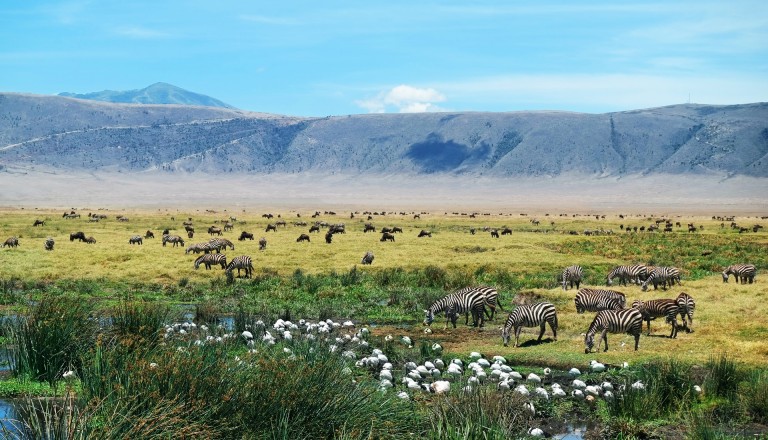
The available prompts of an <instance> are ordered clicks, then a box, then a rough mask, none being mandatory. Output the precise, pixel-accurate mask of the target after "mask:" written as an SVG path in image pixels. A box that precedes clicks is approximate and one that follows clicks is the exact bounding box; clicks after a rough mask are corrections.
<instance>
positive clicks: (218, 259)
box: [195, 254, 227, 270]
mask: <svg viewBox="0 0 768 440" xmlns="http://www.w3.org/2000/svg"><path fill="white" fill-rule="evenodd" d="M201 264H203V265H205V269H206V270H208V269H210V268H211V266H212V265H214V264H219V265H221V268H222V269H225V268H226V267H227V256H226V255H224V254H203V255H200V256H199V257H197V259H195V269H199V268H200V265H201Z"/></svg>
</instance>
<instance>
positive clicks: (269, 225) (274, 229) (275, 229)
mask: <svg viewBox="0 0 768 440" xmlns="http://www.w3.org/2000/svg"><path fill="white" fill-rule="evenodd" d="M269 231H274V232H277V225H273V224H271V223H270V224H268V225H267V229H266V230H265V231H264V232H269Z"/></svg>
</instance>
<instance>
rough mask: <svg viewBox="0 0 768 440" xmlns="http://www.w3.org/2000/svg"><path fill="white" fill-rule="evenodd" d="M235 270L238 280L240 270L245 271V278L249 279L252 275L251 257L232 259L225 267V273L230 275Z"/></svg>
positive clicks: (243, 256)
mask: <svg viewBox="0 0 768 440" xmlns="http://www.w3.org/2000/svg"><path fill="white" fill-rule="evenodd" d="M235 269H237V277H238V278H240V269H243V270H245V277H246V278H251V275H252V274H253V263H252V262H251V257H249V256H248V255H240V256H239V257H235V258H233V259H232V261H230V262H229V264H228V265H227V272H229V273H232V271H233V270H235Z"/></svg>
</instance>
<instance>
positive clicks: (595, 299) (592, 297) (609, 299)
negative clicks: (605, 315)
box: [574, 288, 627, 313]
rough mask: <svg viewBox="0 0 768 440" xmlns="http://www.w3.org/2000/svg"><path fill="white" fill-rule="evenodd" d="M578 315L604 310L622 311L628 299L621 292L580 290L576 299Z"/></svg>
mask: <svg viewBox="0 0 768 440" xmlns="http://www.w3.org/2000/svg"><path fill="white" fill-rule="evenodd" d="M574 303H575V304H576V313H584V312H600V311H602V310H621V309H623V308H624V306H625V305H626V304H627V299H626V297H625V296H624V294H623V293H621V292H616V291H615V290H604V289H587V288H584V289H579V292H578V293H576V298H575V299H574Z"/></svg>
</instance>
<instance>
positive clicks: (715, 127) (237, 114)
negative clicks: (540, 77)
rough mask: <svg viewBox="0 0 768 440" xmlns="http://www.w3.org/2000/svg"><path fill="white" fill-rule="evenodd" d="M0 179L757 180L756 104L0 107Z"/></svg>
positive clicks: (15, 103) (33, 101)
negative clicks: (507, 109)
mask: <svg viewBox="0 0 768 440" xmlns="http://www.w3.org/2000/svg"><path fill="white" fill-rule="evenodd" d="M0 166H4V167H6V168H7V169H25V170H30V169H38V170H45V169H54V170H56V169H58V170H67V171H70V172H74V171H87V172H90V171H121V172H136V171H147V170H165V171H168V172H179V171H185V172H205V173H213V174H219V173H289V174H290V173H302V172H308V171H309V172H315V173H318V174H334V173H337V174H338V173H343V174H360V173H368V174H383V175H386V174H408V175H467V176H487V177H507V176H557V175H561V174H581V175H592V176H600V177H605V176H614V177H620V176H624V175H636V174H641V175H642V174H645V175H648V174H657V173H658V174H708V173H715V174H719V175H730V176H733V175H749V176H755V177H768V104H766V103H756V104H744V105H734V106H709V105H676V106H669V107H662V108H654V109H645V110H636V111H627V112H616V113H606V114H581V113H567V112H512V113H420V114H376V115H351V116H342V117H328V118H295V117H282V116H277V115H269V114H263V113H251V112H244V111H238V110H231V109H222V108H213V107H189V106H173V105H163V106H161V105H135V104H134V105H128V104H112V103H101V102H95V101H83V100H76V99H69V98H66V97H55V96H36V95H23V94H11V93H6V94H0Z"/></svg>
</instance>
